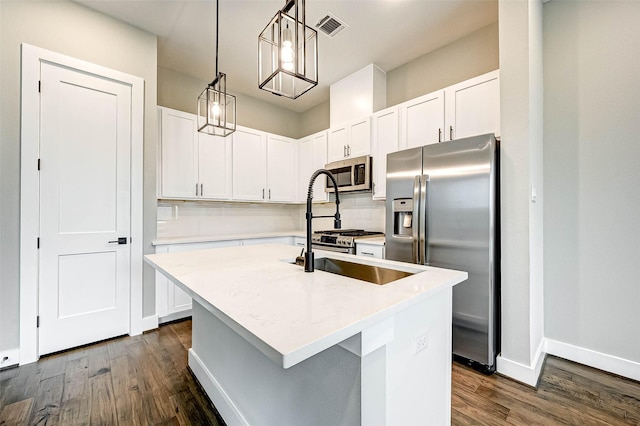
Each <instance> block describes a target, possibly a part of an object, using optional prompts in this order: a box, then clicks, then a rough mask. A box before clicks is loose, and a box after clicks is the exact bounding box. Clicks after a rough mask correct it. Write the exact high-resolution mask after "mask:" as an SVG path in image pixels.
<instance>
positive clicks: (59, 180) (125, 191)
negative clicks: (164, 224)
mask: <svg viewBox="0 0 640 426" xmlns="http://www.w3.org/2000/svg"><path fill="white" fill-rule="evenodd" d="M41 81H42V91H41V123H40V126H41V128H40V131H41V133H40V134H41V139H40V159H41V170H40V262H39V269H40V272H39V310H38V314H39V317H40V328H39V353H40V355H42V354H46V353H51V352H55V351H59V350H63V349H67V348H70V347H74V346H78V345H83V344H86V343H90V342H95V341H98V340H102V339H106V338H109V337H113V336H118V335H122V334H127V333H129V311H130V295H129V290H130V261H129V258H130V257H129V251H130V249H129V247H130V245H129V244H128V243H129V235H130V155H131V154H130V150H131V105H132V104H131V87H130V86H128V85H125V84H121V83H117V82H114V81H112V80H108V79H105V78H100V77H98V76H94V75H91V74H86V73H83V72H81V71H77V70H72V69H68V68H63V67H59V66H55V65H50V64H47V63H44V62H43V63H42V67H41ZM119 238H124V240H123V242H125V243H126V244H118V243H117V241H118V239H119ZM112 241H116V242H115V243H113V242H112Z"/></svg>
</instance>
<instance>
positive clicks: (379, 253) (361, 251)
mask: <svg viewBox="0 0 640 426" xmlns="http://www.w3.org/2000/svg"><path fill="white" fill-rule="evenodd" d="M356 255H358V256H368V257H375V258H377V259H384V246H382V245H379V244H367V243H359V242H356Z"/></svg>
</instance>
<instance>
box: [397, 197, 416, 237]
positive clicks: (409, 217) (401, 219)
mask: <svg viewBox="0 0 640 426" xmlns="http://www.w3.org/2000/svg"><path fill="white" fill-rule="evenodd" d="M412 225H413V198H396V199H394V200H393V235H395V236H407V237H410V236H411V227H412Z"/></svg>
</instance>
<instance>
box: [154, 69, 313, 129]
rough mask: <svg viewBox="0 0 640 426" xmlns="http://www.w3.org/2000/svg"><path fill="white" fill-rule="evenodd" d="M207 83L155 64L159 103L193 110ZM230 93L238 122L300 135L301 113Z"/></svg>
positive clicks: (242, 124)
mask: <svg viewBox="0 0 640 426" xmlns="http://www.w3.org/2000/svg"><path fill="white" fill-rule="evenodd" d="M208 83H209V82H208V81H202V80H199V79H197V78H195V77H192V76H189V75H186V74H183V73H180V72H177V71H174V70H171V69H168V68H164V67H158V105H161V106H164V107H168V108H173V109H177V110H179V111H185V112H189V113H191V114H196V113H197V102H196V101H197V99H198V95H199V94H200V93H201V92H202V90H204V88H205V87H206V86H207V84H208ZM232 94H233V95H235V96H236V115H237V124H239V125H241V126H245V127H250V128H252V129H257V130H262V131H265V132H269V133H275V134H278V135H282V136H288V137H290V138H298V137H300V130H299V128H298V127H299V121H300V114H298V113H296V112H293V111H290V110H288V109H285V108H281V107H278V106H275V105H271V104H269V103H267V102H264V101H262V100H260V99H256V98H253V97H251V96H247V95H245V94H242V93H237V92H233V93H232ZM321 130H322V129H321Z"/></svg>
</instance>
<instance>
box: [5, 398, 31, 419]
mask: <svg viewBox="0 0 640 426" xmlns="http://www.w3.org/2000/svg"><path fill="white" fill-rule="evenodd" d="M32 409H33V398H29V399H23V400H22V401H18V402H14V403H13V404H9V405H5V406H4V408H2V410H0V425H20V424H26V423H27V421H28V420H29V416H30V415H31V410H32Z"/></svg>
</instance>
